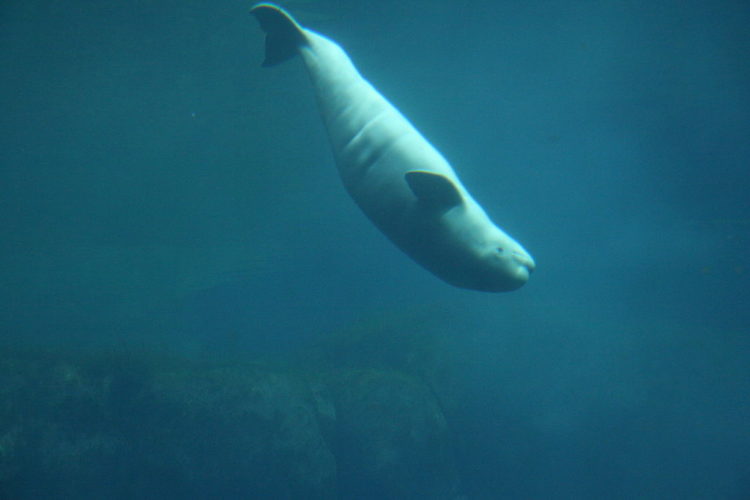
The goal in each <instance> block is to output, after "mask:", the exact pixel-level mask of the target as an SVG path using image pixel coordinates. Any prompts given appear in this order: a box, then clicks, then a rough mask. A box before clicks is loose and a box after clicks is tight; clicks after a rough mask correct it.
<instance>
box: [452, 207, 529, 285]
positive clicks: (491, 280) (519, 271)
mask: <svg viewBox="0 0 750 500" xmlns="http://www.w3.org/2000/svg"><path fill="white" fill-rule="evenodd" d="M449 225H450V226H452V230H451V231H450V233H452V238H453V241H454V243H456V244H457V247H459V248H456V250H457V252H456V254H455V255H454V257H453V259H454V260H453V262H454V263H455V265H454V269H455V271H457V272H456V273H455V274H453V275H452V276H450V278H449V279H446V281H450V282H452V283H453V284H454V285H457V286H460V287H462V288H468V289H472V290H479V291H483V292H510V291H513V290H517V289H518V288H521V287H522V286H523V285H524V284H526V282H527V281H528V280H529V276H530V275H531V273H533V272H534V269H535V267H536V263H535V262H534V258H533V257H532V256H531V255H530V254H529V252H527V251H526V249H525V248H524V247H523V246H521V244H520V243H518V242H517V241H516V240H515V239H513V237H511V236H510V235H509V234H508V233H506V232H505V231H503V230H502V229H500V228H499V227H498V226H497V225H495V224H494V223H493V222H492V221H491V220H490V219H489V217H487V216H486V214H485V213H484V211H483V210H481V208H479V207H478V206H477V207H476V208H475V209H474V210H471V209H469V210H467V211H465V212H464V213H463V214H462V215H459V216H457V217H456V219H455V220H453V221H450V223H449Z"/></svg>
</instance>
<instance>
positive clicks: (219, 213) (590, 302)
mask: <svg viewBox="0 0 750 500" xmlns="http://www.w3.org/2000/svg"><path fill="white" fill-rule="evenodd" d="M289 8H290V10H291V11H293V12H294V13H296V14H297V15H298V19H299V21H300V22H301V23H303V24H305V25H308V26H310V27H312V28H314V29H316V30H317V31H319V32H322V33H325V34H326V35H328V36H330V37H331V38H333V39H335V40H336V41H338V42H339V43H340V44H341V45H342V46H343V47H344V48H345V49H346V50H347V51H348V53H349V54H350V56H351V57H352V58H353V60H354V61H355V63H356V64H357V66H358V67H359V69H360V70H361V72H362V73H363V74H364V75H365V76H366V77H367V78H368V79H369V80H370V81H371V82H372V83H373V84H374V85H375V86H376V87H377V88H378V89H379V90H380V91H381V92H383V93H384V94H385V95H386V96H387V97H388V98H389V99H391V101H392V102H393V103H394V104H396V105H397V106H398V107H399V108H400V109H401V111H402V112H404V114H405V115H407V116H408V117H409V118H410V119H411V120H412V122H413V123H414V124H415V125H416V126H417V127H418V128H419V129H420V130H421V131H422V132H423V133H424V134H425V135H426V136H427V137H428V138H429V139H430V140H431V141H432V142H433V144H434V145H436V146H437V147H438V149H440V150H441V151H442V152H443V153H444V155H445V156H446V157H447V158H448V159H449V160H450V161H451V163H452V164H453V166H454V167H455V169H456V170H457V172H458V174H459V175H460V176H461V178H462V180H463V181H464V184H465V185H466V186H467V187H468V189H469V190H471V191H472V193H473V194H474V196H475V198H476V199H477V200H478V201H479V202H480V203H482V204H483V206H484V207H485V208H486V210H487V211H488V213H489V214H490V215H491V216H492V217H493V219H494V220H495V221H497V222H498V223H499V225H500V226H502V227H504V228H505V229H507V230H508V231H509V232H510V233H511V234H512V235H513V236H515V237H517V238H518V239H519V241H521V242H522V243H523V245H524V246H525V247H526V248H527V249H528V250H529V251H530V252H531V253H532V254H533V255H534V257H535V259H536V262H537V270H536V272H535V273H534V275H532V277H531V280H530V281H529V283H528V284H527V285H526V286H524V287H523V288H522V289H520V290H519V291H517V292H513V293H509V294H497V295H494V294H481V293H477V292H469V291H464V290H459V289H455V288H451V287H450V286H448V285H446V284H444V283H443V282H441V281H439V280H438V279H437V278H434V277H433V276H432V275H430V274H428V273H427V272H426V271H424V270H422V269H421V268H420V267H418V266H417V265H416V264H414V263H413V262H412V261H410V260H409V259H408V258H407V257H405V256H404V255H403V254H401V253H400V252H399V251H398V250H397V249H396V248H395V247H393V246H392V245H391V244H390V243H389V242H388V241H387V240H386V238H385V237H383V236H382V235H381V234H380V233H379V232H378V231H377V230H376V229H375V228H374V227H373V226H371V224H370V223H369V222H368V221H367V220H366V219H365V217H364V216H363V215H362V214H361V213H360V212H359V211H358V209H357V208H356V206H355V205H354V204H353V203H352V202H351V200H350V199H349V198H348V197H347V195H346V193H345V192H344V190H343V188H342V186H341V185H340V182H339V180H338V178H337V175H336V171H335V168H334V166H333V161H332V157H331V153H330V151H329V149H328V143H327V138H326V136H325V131H324V129H323V126H322V123H321V121H320V118H319V116H318V114H317V109H316V107H315V101H314V95H313V93H312V89H311V88H310V85H309V82H308V80H307V76H306V74H305V72H304V68H303V67H302V65H301V63H300V61H298V60H295V61H290V62H289V63H286V64H284V65H282V66H279V67H276V68H273V69H262V68H261V67H260V62H261V60H262V57H263V35H262V33H261V31H260V30H259V28H258V26H257V25H256V23H255V21H254V20H253V19H252V18H251V16H250V15H249V14H248V9H249V5H248V4H244V3H241V2H224V1H211V2H209V1H199V0H185V1H179V2H178V1H166V2H101V1H85V0H72V1H70V2H42V1H34V0H25V1H20V0H6V1H5V2H3V4H2V6H0V68H2V69H1V70H0V76H1V78H0V103H1V107H0V109H2V112H1V113H0V150H2V152H3V154H2V157H0V158H1V161H0V207H1V208H0V231H2V234H3V235H4V236H3V237H2V238H1V239H0V251H1V252H2V258H0V283H2V286H1V287H0V294H2V296H1V297H0V304H2V306H0V332H2V340H3V343H2V345H3V350H4V351H5V354H4V356H5V357H8V358H10V357H12V353H13V352H15V351H16V350H18V349H26V348H30V349H32V350H33V349H42V350H46V349H50V348H51V349H52V350H57V349H59V350H61V351H64V352H69V353H76V352H89V351H92V350H93V351H95V352H96V350H97V349H104V350H107V351H108V352H109V351H110V350H111V349H115V350H118V349H126V350H127V349H129V348H131V347H132V346H137V348H138V349H139V350H145V351H150V350H152V349H153V350H156V351H158V352H165V351H166V352H169V353H170V355H169V356H170V359H174V358H176V359H177V360H184V362H185V363H192V362H195V361H196V360H199V361H200V362H204V361H205V360H206V359H210V360H212V361H213V362H224V361H226V362H227V363H243V362H252V361H255V360H258V359H273V360H275V361H276V362H281V363H284V361H283V360H285V359H286V360H288V356H291V353H298V352H300V351H303V352H304V350H305V349H308V348H310V346H314V345H317V343H318V342H320V341H321V339H327V338H331V337H333V338H334V339H336V338H346V337H347V335H349V332H352V331H362V330H363V329H364V330H368V331H369V333H368V335H370V336H371V337H373V338H374V340H373V339H370V340H368V342H370V344H368V345H370V347H372V345H375V346H377V345H379V341H378V340H377V339H378V338H379V337H378V336H379V335H380V336H382V338H383V340H382V343H383V344H386V343H388V345H390V346H391V347H393V346H394V345H395V346H398V345H399V342H400V341H399V340H398V339H399V338H400V337H401V336H403V338H404V339H409V340H407V341H405V342H406V343H407V344H409V345H412V343H413V337H414V335H415V334H416V333H415V332H420V335H422V334H423V335H426V336H428V337H430V338H439V339H441V340H440V342H439V343H438V347H433V349H435V350H436V352H433V355H434V356H435V357H436V358H439V359H441V360H444V361H443V362H441V363H443V364H441V365H440V366H441V367H444V366H447V367H449V371H450V376H449V377H447V378H449V380H450V382H445V383H444V385H441V384H440V383H437V382H435V381H434V380H433V381H432V382H431V383H432V384H433V389H434V391H435V392H436V393H437V396H438V400H440V401H441V404H443V406H444V407H443V409H442V411H443V412H444V414H445V417H446V421H447V426H448V428H449V429H450V436H451V437H450V443H451V451H450V455H451V456H452V457H453V459H454V460H455V468H456V470H457V475H458V477H459V478H460V487H459V488H458V490H457V491H456V493H457V495H458V494H460V495H463V496H464V497H465V498H471V499H473V498H479V499H485V498H486V499H494V498H592V499H596V498H726V499H743V498H748V497H750V465H748V464H750V451H749V450H750V399H749V398H748V397H747V395H748V394H750V369H748V366H750V328H749V326H750V286H749V285H750V262H748V257H747V256H748V248H749V245H750V197H749V196H748V193H749V192H750V140H748V137H750V62H749V61H750V58H748V57H747V55H748V54H750V31H748V29H747V27H748V26H750V4H748V3H747V2H745V1H728V0H727V1H715V2H699V1H692V0H664V1H656V2H654V1H644V0H633V1H621V0H603V1H598V2H589V1H582V0H581V1H578V0H573V1H542V0H531V1H526V2H512V1H482V0H476V1H468V0H453V1H441V2H435V1H426V0H412V1H395V0H386V1H379V2H372V1H359V0H358V1H354V0H353V1H349V2H339V1H334V0H329V1H325V0H320V1H318V2H315V1H311V2H302V1H300V2H289ZM362 325H365V326H362ZM417 343H418V342H417ZM348 349H349V351H347V352H348V354H346V355H347V356H351V355H352V352H355V353H356V356H355V359H356V360H357V361H356V362H358V363H362V364H364V365H367V364H368V362H369V361H372V360H371V359H369V358H368V356H375V355H376V354H373V353H372V352H371V351H368V350H361V351H360V350H358V348H357V347H356V343H355V345H354V347H352V346H349V347H348ZM375 350H377V348H375ZM398 350H399V349H398V347H396V348H395V351H398ZM385 351H386V354H383V353H380V352H378V353H377V356H386V357H387V356H388V349H385ZM139 352H140V351H139ZM334 352H339V351H334ZM344 355H345V354H341V356H344ZM279 360H282V361H279ZM329 361H331V362H332V363H333V365H336V364H340V365H347V364H348V363H353V361H351V359H349V358H347V359H343V358H342V359H337V358H336V357H335V355H333V358H332V359H329ZM173 362H174V361H173ZM177 363H178V364H179V361H177ZM401 368H403V366H402V367H401ZM446 369H447V368H446ZM313 371H314V370H313ZM407 371H408V370H407ZM20 373H21V376H23V371H22V370H21V372H20ZM441 380H442V379H441ZM435 384H437V386H434V385H435ZM144 408H147V406H146V407H144ZM19 422H23V419H21V420H19ZM18 425H19V426H22V424H18ZM19 428H21V427H19ZM0 431H2V424H1V423H0ZM19 432H22V431H19ZM2 442H3V441H2V436H0V443H2ZM29 446H31V445H29ZM19 447H20V445H19ZM3 449H9V448H7V447H6V448H3V446H2V445H0V487H2V488H0V496H1V495H2V494H7V495H9V498H10V497H13V496H15V497H18V496H20V497H23V496H24V495H26V496H27V497H29V498H31V497H32V496H33V495H32V494H31V493H29V491H32V490H28V489H24V488H26V486H24V485H25V484H27V483H24V482H23V481H20V482H12V481H11V480H13V478H14V477H15V476H14V474H16V472H14V471H17V470H18V467H20V465H18V464H16V463H15V462H14V460H15V459H12V458H11V459H8V458H7V457H8V456H10V455H8V454H7V453H6V455H3V452H2V450H3ZM19 449H22V448H19ZM221 451H222V450H221V449H219V450H218V451H216V453H221ZM19 453H20V452H19ZM4 456H5V457H6V458H3V457H4ZM19 456H23V453H21V455H19ZM339 458H340V456H339ZM18 460H21V459H20V458H19V459H18ZM128 460H137V458H133V457H130V458H128ZM19 463H20V462H19ZM228 463H231V461H230V462H228ZM4 467H5V469H4ZM278 467H280V468H283V467H284V464H283V463H282V464H279V465H278ZM428 467H429V466H428V465H425V468H426V469H425V471H421V472H423V473H425V474H427V475H429V474H430V473H431V472H430V470H429V469H428ZM338 470H339V475H340V477H339V485H338V495H339V496H340V497H341V498H360V497H361V495H362V492H366V491H368V488H369V487H370V485H369V484H368V483H367V479H366V478H365V479H357V480H356V481H360V483H358V484H353V483H352V482H351V481H353V480H351V477H352V476H351V475H347V474H346V473H345V472H346V470H347V468H346V465H345V464H342V463H341V462H339V463H338ZM3 471H6V472H3ZM7 471H10V472H7ZM342 471H343V472H342ZM107 474H108V472H107V470H106V468H105V469H102V470H99V469H97V470H95V471H93V472H91V477H93V479H92V481H94V482H96V481H101V482H106V481H107V478H108V476H107ZM19 477H20V476H19ZM4 480H6V481H9V482H7V483H6V484H5V485H3V481H4ZM402 480H403V481H404V482H408V481H409V480H410V478H409V476H408V474H407V475H405V476H404V478H403V479H402ZM347 481H350V482H347ZM356 481H355V482H356ZM227 488H229V487H227ZM269 488H271V487H269ZM76 491H77V490H76V489H75V488H73V489H72V490H70V492H69V493H70V494H71V495H72V496H74V497H75V496H76V495H75V492H76ZM81 491H83V490H81ZM169 491H180V490H179V489H174V488H173V489H171V490H169ZM226 491H229V492H231V491H235V490H232V489H231V488H229V489H227V490H226ZM226 491H225V492H224V493H226ZM268 491H272V488H271V489H269V490H268ZM394 491H396V490H394ZM397 491H401V492H402V495H403V496H402V497H403V498H409V495H411V494H413V492H411V493H403V492H404V491H410V490H408V489H404V490H397ZM228 494H229V495H230V496H231V493H228ZM258 495H259V498H261V497H262V495H261V494H260V493H259V494H258ZM268 495H271V493H268ZM290 495H291V498H293V497H295V494H290ZM85 496H86V495H85V494H84V493H83V492H82V493H81V498H84V497H85ZM168 496H169V495H168V494H166V493H165V494H164V495H163V496H160V495H159V494H158V493H154V497H155V498H166V497H168Z"/></svg>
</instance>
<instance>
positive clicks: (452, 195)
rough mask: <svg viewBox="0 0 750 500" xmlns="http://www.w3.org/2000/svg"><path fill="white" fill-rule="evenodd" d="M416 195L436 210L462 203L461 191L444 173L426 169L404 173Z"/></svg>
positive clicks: (446, 208)
mask: <svg viewBox="0 0 750 500" xmlns="http://www.w3.org/2000/svg"><path fill="white" fill-rule="evenodd" d="M404 179H406V183H407V184H409V188H410V189H411V191H412V193H414V196H416V197H417V199H419V201H420V202H421V203H424V204H426V205H428V206H430V207H431V208H435V209H436V210H448V209H450V208H453V207H455V206H457V205H460V204H461V201H462V198H461V193H460V192H459V191H458V188H457V187H456V185H455V184H454V183H453V181H451V180H450V179H449V178H447V177H446V176H444V175H441V174H436V173H434V172H427V171H425V170H410V171H408V172H406V173H405V174H404Z"/></svg>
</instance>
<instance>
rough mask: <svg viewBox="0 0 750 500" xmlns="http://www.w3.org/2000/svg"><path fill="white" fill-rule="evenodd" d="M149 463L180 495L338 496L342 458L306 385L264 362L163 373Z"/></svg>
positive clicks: (156, 395)
mask: <svg viewBox="0 0 750 500" xmlns="http://www.w3.org/2000/svg"><path fill="white" fill-rule="evenodd" d="M152 391H153V392H152V394H151V397H152V398H153V412H152V414H151V415H149V416H147V417H146V422H148V424H149V427H148V428H147V429H144V433H145V434H147V435H148V436H149V438H148V439H147V440H146V442H144V452H146V451H147V452H148V456H147V461H148V469H149V470H150V471H151V473H152V474H158V475H159V476H160V477H161V478H162V481H163V485H162V487H166V488H167V489H168V490H169V491H171V492H172V493H173V495H175V496H180V495H181V496H182V497H183V498H188V497H193V498H196V497H200V498H209V497H211V498H290V499H291V498H311V499H313V498H334V497H335V485H336V464H335V460H334V457H333V454H332V453H331V452H330V450H329V449H328V447H327V444H326V442H325V441H324V439H323V437H322V435H321V433H320V429H319V426H318V421H317V417H316V411H315V406H314V403H313V400H312V398H311V396H310V394H309V392H308V390H307V388H306V386H305V385H304V384H303V383H301V382H300V381H299V380H295V379H294V378H293V377H292V376H289V375H286V374H283V373H275V372H273V371H268V370H265V369H261V368H258V367H252V366H245V367H230V368H221V369H212V370H209V371H205V372H200V373H194V372H172V373H165V374H161V375H158V376H157V377H156V380H155V381H154V385H153V387H152Z"/></svg>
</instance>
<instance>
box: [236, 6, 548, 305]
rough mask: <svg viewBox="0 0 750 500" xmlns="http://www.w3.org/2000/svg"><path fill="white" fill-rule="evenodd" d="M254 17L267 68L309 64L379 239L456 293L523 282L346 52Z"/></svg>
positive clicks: (428, 148)
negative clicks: (294, 60)
mask: <svg viewBox="0 0 750 500" xmlns="http://www.w3.org/2000/svg"><path fill="white" fill-rule="evenodd" d="M251 12H252V14H253V15H255V17H256V18H257V19H258V21H259V23H260V26H261V28H262V29H263V31H265V33H266V47H265V51H266V53H265V60H264V62H263V66H273V65H276V64H279V63H281V62H283V61H286V60H288V59H291V58H292V57H294V56H296V55H300V56H301V57H302V60H303V61H304V63H305V66H306V67H307V70H308V73H309V75H310V78H311V80H312V83H313V86H314V89H315V93H316V97H317V101H318V105H319V109H320V113H321V115H322V117H323V122H324V124H325V127H326V129H327V131H328V135H329V137H330V142H331V147H332V149H333V156H334V158H335V161H336V165H337V167H338V171H339V174H340V176H341V180H342V181H343V183H344V186H345V188H346V190H347V191H348V192H349V194H350V195H351V197H352V198H353V199H354V201H355V202H356V203H357V205H359V207H360V208H361V209H362V211H363V212H364V213H365V215H367V217H368V218H369V219H370V220H371V221H372V222H373V223H374V224H375V225H376V226H377V227H378V228H379V229H380V231H382V232H383V233H384V234H385V235H386V236H387V237H388V238H389V239H390V240H391V241H393V243H395V244H396V246H398V247H399V248H400V249H401V250H403V251H404V252H405V253H406V254H407V255H409V256H410V257H411V258H412V259H414V260H415V261H416V262H417V263H419V264H420V265H422V266H423V267H424V268H426V269H427V270H429V271H430V272H432V273H433V274H434V275H436V276H438V277H439V278H441V279H443V280H444V281H446V282H447V283H450V284H451V285H454V286H457V287H461V288H467V289H473V290H480V291H486V292H503V291H510V290H515V289H517V288H519V287H521V286H522V285H523V284H524V283H526V281H527V280H528V278H529V274H530V273H531V272H532V271H533V270H534V267H535V263H534V259H533V258H532V257H531V256H530V255H529V253H528V252H527V251H526V250H525V249H524V248H523V247H522V246H521V245H520V244H519V243H518V242H517V241H515V240H514V239H513V238H511V237H510V236H509V235H508V234H507V233H505V232H504V231H503V230H502V229H500V228H499V227H498V226H496V225H495V224H494V223H493V222H492V221H491V220H490V219H489V217H488V216H487V214H486V213H485V211H484V210H483V209H482V207H481V206H480V205H479V204H478V203H477V202H476V201H475V200H474V198H472V197H471V195H470V194H469V192H468V191H467V190H466V188H465V187H464V186H463V184H462V183H461V181H460V180H459V179H458V176H457V175H456V173H455V172H454V171H453V169H452V168H451V166H450V165H449V164H448V162H447V161H446V160H445V159H444V158H443V156H442V155H441V154H440V153H439V152H438V151H437V150H436V149H435V148H434V147H433V146H432V145H431V144H430V143H429V142H428V141H427V140H426V139H425V138H424V137H422V135H421V134H420V133H419V132H418V131H417V130H416V129H415V128H414V127H413V126H412V125H411V123H409V121H408V120H407V119H406V118H405V117H404V116H403V115H402V114H401V113H400V112H399V111H398V110H397V109H396V108H395V107H394V106H393V105H391V104H390V103H389V102H388V101H387V100H386V99H385V98H384V97H383V96H382V95H380V93H379V92H378V91H377V90H375V88H374V87H373V86H372V85H370V83H368V82H367V81H366V80H365V79H364V78H362V76H360V74H359V72H358V71H357V70H356V68H355V67H354V65H353V64H352V62H351V60H350V59H349V57H348V56H347V55H346V53H345V52H344V51H343V50H342V49H341V47H339V46H338V45H337V44H336V43H335V42H333V41H332V40H330V39H328V38H326V37H324V36H322V35H320V34H318V33H315V32H313V31H311V30H308V29H306V28H303V27H301V26H300V25H299V24H297V22H296V21H295V20H294V19H293V18H292V17H291V15H289V14H288V13H287V12H286V11H284V10H283V9H282V8H280V7H278V6H276V5H273V4H269V3H261V4H258V5H256V6H254V7H253V8H252V9H251Z"/></svg>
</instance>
